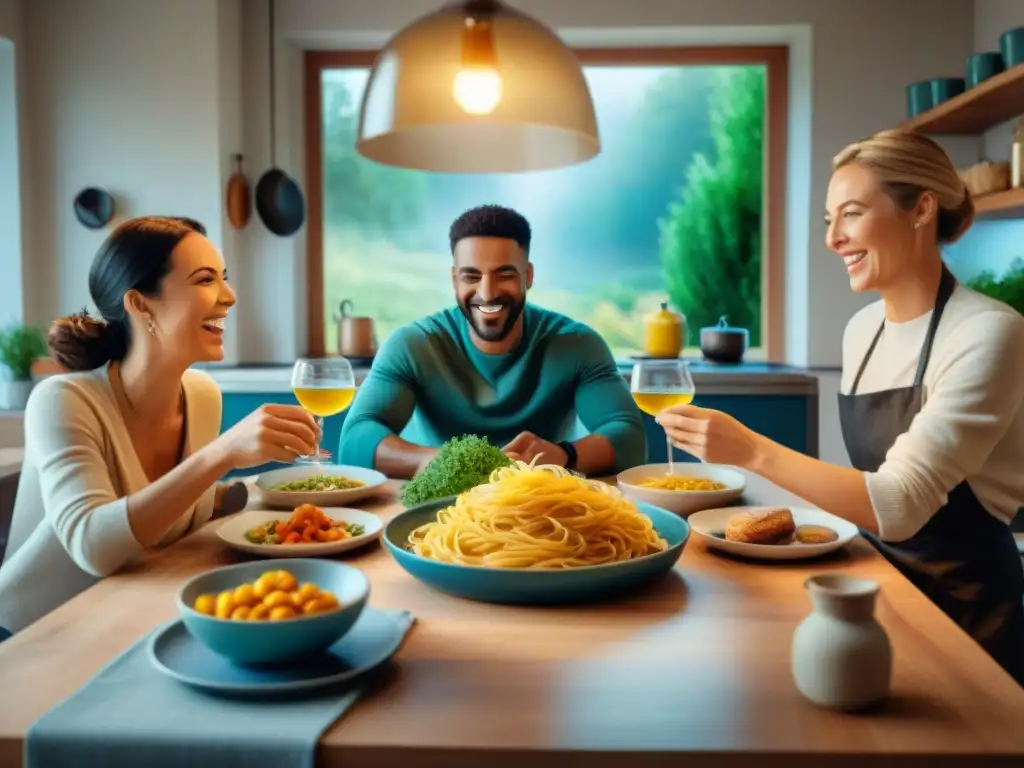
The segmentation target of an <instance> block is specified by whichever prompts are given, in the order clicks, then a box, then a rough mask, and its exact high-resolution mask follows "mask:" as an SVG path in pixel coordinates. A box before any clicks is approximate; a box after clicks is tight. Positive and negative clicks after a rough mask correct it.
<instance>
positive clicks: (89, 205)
mask: <svg viewBox="0 0 1024 768" xmlns="http://www.w3.org/2000/svg"><path fill="white" fill-rule="evenodd" d="M75 217H76V218H77V219H78V220H79V221H80V222H81V223H82V224H84V225H85V226H87V227H88V228H89V229H102V228H103V227H105V226H106V225H107V224H108V223H110V220H111V219H112V218H114V197H113V195H111V194H110V193H109V192H107V190H105V189H100V188H98V187H86V188H85V189H83V190H82V191H81V192H79V193H78V195H77V196H76V197H75Z"/></svg>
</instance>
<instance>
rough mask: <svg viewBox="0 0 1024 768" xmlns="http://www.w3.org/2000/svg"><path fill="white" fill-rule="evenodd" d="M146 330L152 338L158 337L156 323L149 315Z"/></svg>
mask: <svg viewBox="0 0 1024 768" xmlns="http://www.w3.org/2000/svg"><path fill="white" fill-rule="evenodd" d="M146 330H147V331H149V335H150V336H156V323H154V322H153V318H152V317H150V316H149V315H146Z"/></svg>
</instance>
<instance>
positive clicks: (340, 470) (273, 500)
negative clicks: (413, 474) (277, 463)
mask: <svg viewBox="0 0 1024 768" xmlns="http://www.w3.org/2000/svg"><path fill="white" fill-rule="evenodd" d="M315 475H327V476H332V475H342V476H344V477H347V478H349V479H350V480H358V481H360V482H361V483H363V485H361V486H360V487H359V488H349V489H348V490H344V491H275V490H274V486H275V485H279V484H281V483H287V482H291V481H294V480H302V479H303V478H307V477H314V476H315ZM387 481H388V479H387V477H386V476H385V475H383V474H381V473H380V472H378V471H377V470H375V469H367V468H366V467H350V466H346V465H343V464H296V465H294V466H291V467H285V468H284V469H275V470H272V471H271V472H264V473H263V474H262V475H260V476H259V477H257V478H256V483H255V484H256V488H257V490H258V491H259V494H260V498H261V499H262V500H263V502H264V503H265V504H266V505H267V506H269V507H274V508H280V509H288V510H292V509H295V507H297V506H299V505H300V504H313V505H315V506H318V507H345V506H348V505H350V504H352V503H353V502H356V501H359V500H360V499H365V498H366V497H367V496H372V495H373V494H374V493H376V492H377V491H378V489H379V488H380V486H382V485H383V484H384V483H386V482H387Z"/></svg>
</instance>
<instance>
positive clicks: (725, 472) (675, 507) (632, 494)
mask: <svg viewBox="0 0 1024 768" xmlns="http://www.w3.org/2000/svg"><path fill="white" fill-rule="evenodd" d="M668 469H669V467H668V464H644V465H643V466H639V467H633V468H631V469H627V470H625V471H623V472H620V473H619V474H618V476H617V477H616V484H617V485H618V487H619V490H621V491H622V493H623V494H625V495H626V496H628V497H629V498H631V499H634V500H636V501H643V502H645V503H647V504H653V505H654V506H656V507H661V508H662V509H667V510H669V511H671V512H675V513H676V514H678V515H683V516H686V515H689V514H691V513H693V512H699V511H700V510H702V509H715V508H717V507H724V506H726V505H728V504H731V503H733V502H734V501H736V500H737V499H738V498H739V497H740V496H742V495H743V491H744V489H745V488H746V487H747V479H746V478H745V477H744V476H743V474H742V473H740V472H738V471H737V470H736V469H733V468H731V467H728V466H725V465H722V464H698V463H697V462H679V461H677V462H676V463H675V467H674V473H675V474H677V475H683V476H685V477H698V478H704V479H708V480H715V481H716V482H719V483H722V484H723V485H725V489H724V490H721V491H666V490H662V489H660V488H646V487H644V486H642V485H637V483H640V482H643V481H644V480H648V479H652V478H655V477H659V476H661V475H667V474H668Z"/></svg>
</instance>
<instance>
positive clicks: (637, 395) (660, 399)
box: [633, 392, 693, 416]
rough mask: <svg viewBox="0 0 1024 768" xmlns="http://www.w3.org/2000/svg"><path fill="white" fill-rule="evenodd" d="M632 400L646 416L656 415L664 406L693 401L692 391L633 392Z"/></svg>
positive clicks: (670, 406) (668, 406)
mask: <svg viewBox="0 0 1024 768" xmlns="http://www.w3.org/2000/svg"><path fill="white" fill-rule="evenodd" d="M633 400H634V401H636V404H637V407H638V408H639V409H640V410H641V411H643V412H644V413H646V414H647V415H648V416H657V415H658V414H659V413H661V412H662V411H664V410H665V409H666V408H672V407H673V406H676V405H689V404H690V403H692V402H693V392H634V393H633Z"/></svg>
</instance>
